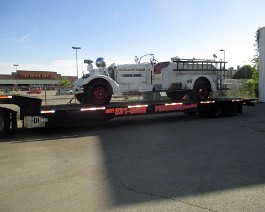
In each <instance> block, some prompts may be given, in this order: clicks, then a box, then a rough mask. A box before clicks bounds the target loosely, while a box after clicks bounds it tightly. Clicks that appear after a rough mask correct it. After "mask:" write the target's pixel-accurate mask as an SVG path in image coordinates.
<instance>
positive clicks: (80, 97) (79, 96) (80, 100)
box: [75, 93, 84, 103]
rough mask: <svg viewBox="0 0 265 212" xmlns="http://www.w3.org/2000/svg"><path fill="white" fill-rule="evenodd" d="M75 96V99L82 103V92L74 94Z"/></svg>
mask: <svg viewBox="0 0 265 212" xmlns="http://www.w3.org/2000/svg"><path fill="white" fill-rule="evenodd" d="M75 98H76V99H77V101H79V102H80V103H83V100H84V94H82V93H78V94H76V95H75Z"/></svg>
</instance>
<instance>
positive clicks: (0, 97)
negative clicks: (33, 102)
mask: <svg viewBox="0 0 265 212" xmlns="http://www.w3.org/2000/svg"><path fill="white" fill-rule="evenodd" d="M0 99H12V96H0Z"/></svg>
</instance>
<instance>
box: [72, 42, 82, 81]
mask: <svg viewBox="0 0 265 212" xmlns="http://www.w3.org/2000/svg"><path fill="white" fill-rule="evenodd" d="M72 49H75V60H76V76H77V78H78V62H77V50H78V49H81V47H78V46H73V47H72Z"/></svg>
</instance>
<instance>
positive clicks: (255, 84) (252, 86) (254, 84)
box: [244, 68, 259, 98]
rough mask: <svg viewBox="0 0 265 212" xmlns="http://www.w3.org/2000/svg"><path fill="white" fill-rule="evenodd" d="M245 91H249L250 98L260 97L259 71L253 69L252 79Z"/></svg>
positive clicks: (246, 85) (246, 84) (247, 83)
mask: <svg viewBox="0 0 265 212" xmlns="http://www.w3.org/2000/svg"><path fill="white" fill-rule="evenodd" d="M244 87H245V91H247V92H248V93H249V94H250V96H253V97H256V98H258V97H259V72H258V69H256V68H253V73H252V78H251V79H250V80H248V81H247V82H246V83H245V85H244Z"/></svg>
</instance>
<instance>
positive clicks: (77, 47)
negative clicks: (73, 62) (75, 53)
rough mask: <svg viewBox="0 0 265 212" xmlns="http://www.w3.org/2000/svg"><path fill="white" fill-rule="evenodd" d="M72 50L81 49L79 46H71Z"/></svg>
mask: <svg viewBox="0 0 265 212" xmlns="http://www.w3.org/2000/svg"><path fill="white" fill-rule="evenodd" d="M72 49H76V50H77V49H81V47H79V46H73V47H72Z"/></svg>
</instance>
